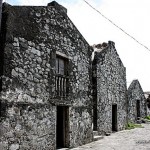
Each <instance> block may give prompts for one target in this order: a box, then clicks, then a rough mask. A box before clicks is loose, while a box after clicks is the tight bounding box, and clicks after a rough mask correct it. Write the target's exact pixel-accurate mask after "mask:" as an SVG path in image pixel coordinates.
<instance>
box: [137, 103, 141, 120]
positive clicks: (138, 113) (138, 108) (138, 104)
mask: <svg viewBox="0 0 150 150" xmlns="http://www.w3.org/2000/svg"><path fill="white" fill-rule="evenodd" d="M136 113H137V119H139V118H140V117H141V114H140V100H137V101H136Z"/></svg>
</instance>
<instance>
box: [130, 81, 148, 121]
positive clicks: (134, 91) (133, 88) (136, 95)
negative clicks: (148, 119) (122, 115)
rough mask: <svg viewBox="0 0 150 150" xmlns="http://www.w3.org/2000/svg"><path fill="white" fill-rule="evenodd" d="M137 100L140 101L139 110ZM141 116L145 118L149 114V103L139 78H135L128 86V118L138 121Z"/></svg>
mask: <svg viewBox="0 0 150 150" xmlns="http://www.w3.org/2000/svg"><path fill="white" fill-rule="evenodd" d="M137 101H139V104H140V106H139V110H137ZM137 111H139V117H141V118H144V117H145V116H146V115H147V103H146V98H145V96H144V92H143V90H142V87H141V85H140V83H139V81H138V80H133V81H132V83H131V84H130V86H129V88H128V120H129V121H130V122H136V121H137V119H138V116H137V113H138V112H137Z"/></svg>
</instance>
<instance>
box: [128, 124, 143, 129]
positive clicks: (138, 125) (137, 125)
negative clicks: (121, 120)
mask: <svg viewBox="0 0 150 150" xmlns="http://www.w3.org/2000/svg"><path fill="white" fill-rule="evenodd" d="M134 128H143V126H142V125H141V124H135V123H132V122H128V124H127V126H126V130H130V129H134Z"/></svg>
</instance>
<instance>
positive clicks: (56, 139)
mask: <svg viewBox="0 0 150 150" xmlns="http://www.w3.org/2000/svg"><path fill="white" fill-rule="evenodd" d="M1 35H2V36H1V39H0V49H1V51H0V120H1V121H0V146H1V147H0V149H4V150H6V149H10V150H18V149H20V150H27V149H32V150H41V149H42V150H54V149H56V148H63V147H77V146H79V145H82V144H86V143H89V142H91V141H92V138H93V132H92V92H91V91H92V90H91V88H92V87H91V85H92V83H91V82H92V76H91V75H92V71H91V55H92V48H91V47H90V46H89V44H88V43H87V42H86V40H85V39H84V38H83V36H82V35H81V34H80V32H79V31H78V30H77V28H76V27H75V26H74V24H73V23H72V21H71V20H70V19H69V18H68V16H67V10H66V8H64V7H63V6H61V5H59V4H58V3H56V2H51V3H49V4H48V5H47V6H11V5H9V4H6V3H4V4H3V11H2V30H1Z"/></svg>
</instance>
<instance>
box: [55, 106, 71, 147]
mask: <svg viewBox="0 0 150 150" xmlns="http://www.w3.org/2000/svg"><path fill="white" fill-rule="evenodd" d="M56 147H57V149H59V148H67V147H69V107H66V106H57V124H56Z"/></svg>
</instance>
